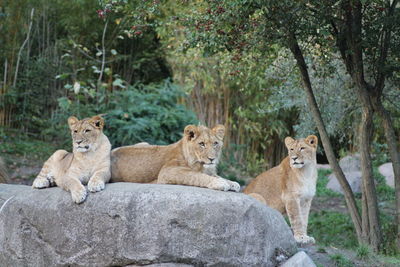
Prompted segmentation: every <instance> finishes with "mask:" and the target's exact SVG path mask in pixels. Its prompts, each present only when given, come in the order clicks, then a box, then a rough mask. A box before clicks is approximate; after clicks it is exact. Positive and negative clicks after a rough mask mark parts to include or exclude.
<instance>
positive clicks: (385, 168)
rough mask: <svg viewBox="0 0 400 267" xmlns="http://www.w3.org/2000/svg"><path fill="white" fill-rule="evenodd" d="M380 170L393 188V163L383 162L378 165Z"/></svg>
mask: <svg viewBox="0 0 400 267" xmlns="http://www.w3.org/2000/svg"><path fill="white" fill-rule="evenodd" d="M378 171H379V173H380V174H382V176H384V177H385V180H386V184H387V185H388V186H390V187H391V188H394V172H393V164H392V163H391V162H388V163H385V164H382V165H381V166H379V167H378Z"/></svg>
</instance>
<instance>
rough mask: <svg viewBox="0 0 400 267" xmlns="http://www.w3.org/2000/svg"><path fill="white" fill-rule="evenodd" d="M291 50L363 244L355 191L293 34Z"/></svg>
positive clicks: (328, 155) (329, 159)
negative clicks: (320, 107) (330, 132)
mask: <svg viewBox="0 0 400 267" xmlns="http://www.w3.org/2000/svg"><path fill="white" fill-rule="evenodd" d="M289 48H290V50H291V52H292V53H293V55H294V57H295V59H296V63H297V67H298V68H299V70H300V73H301V77H302V80H303V85H304V86H303V88H304V91H305V93H306V95H307V102H308V105H309V106H310V109H311V113H312V116H313V118H314V122H315V124H316V125H317V128H318V132H319V134H320V137H321V141H322V145H323V147H324V150H325V152H326V156H327V158H328V161H329V164H330V165H331V167H332V169H333V172H334V173H335V175H336V177H337V179H338V181H339V183H340V186H341V187H342V189H343V193H344V196H345V200H346V204H347V208H348V210H349V213H350V216H351V219H352V221H353V224H354V228H355V229H356V233H357V239H358V241H359V242H360V243H361V242H362V229H361V217H360V213H359V212H358V209H357V205H356V201H355V199H354V194H353V191H352V190H351V187H350V185H349V183H348V182H347V180H346V177H345V176H344V173H343V171H342V169H341V168H340V166H339V163H338V161H337V159H336V156H335V153H334V152H333V148H332V144H331V141H330V140H329V136H328V133H327V131H326V129H325V125H324V122H323V120H322V117H321V112H320V110H319V108H318V104H317V102H316V100H315V96H314V93H313V90H312V85H311V81H310V76H309V74H308V70H307V64H306V62H305V60H304V57H303V53H302V51H301V49H300V47H299V45H298V42H297V39H296V36H295V35H294V34H293V33H291V34H290V37H289Z"/></svg>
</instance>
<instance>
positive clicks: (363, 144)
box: [359, 104, 381, 251]
mask: <svg viewBox="0 0 400 267" xmlns="http://www.w3.org/2000/svg"><path fill="white" fill-rule="evenodd" d="M372 119H373V110H372V106H370V107H368V106H366V105H365V104H364V106H363V111H362V119H361V124H360V130H359V134H360V136H359V144H360V148H359V151H360V156H361V173H362V187H363V198H362V200H363V204H362V207H363V212H362V214H363V218H362V220H363V224H362V225H363V238H365V240H364V241H366V242H368V243H369V244H370V245H371V247H372V249H373V250H374V251H378V250H379V247H380V244H381V231H380V229H381V228H380V224H379V211H378V201H377V197H376V191H375V183H374V178H373V175H372V164H371V139H372V128H373V123H372ZM365 209H367V210H365ZM366 215H367V217H365V216H366ZM364 220H368V223H366V222H364Z"/></svg>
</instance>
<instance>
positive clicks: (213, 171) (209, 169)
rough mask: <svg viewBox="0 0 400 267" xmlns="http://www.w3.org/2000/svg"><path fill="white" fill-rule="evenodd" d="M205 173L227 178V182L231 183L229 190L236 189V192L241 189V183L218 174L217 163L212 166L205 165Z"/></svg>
mask: <svg viewBox="0 0 400 267" xmlns="http://www.w3.org/2000/svg"><path fill="white" fill-rule="evenodd" d="M203 173H204V174H207V175H210V176H214V177H217V178H220V179H223V180H225V182H227V183H228V184H229V189H228V190H229V191H235V192H239V191H240V184H239V183H237V182H233V181H230V180H228V179H225V178H222V177H221V176H219V175H217V168H216V167H215V165H213V166H210V167H207V166H203Z"/></svg>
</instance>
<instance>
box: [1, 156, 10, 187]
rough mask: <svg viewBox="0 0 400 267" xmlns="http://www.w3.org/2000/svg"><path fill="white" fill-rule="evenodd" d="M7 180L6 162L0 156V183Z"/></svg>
mask: <svg viewBox="0 0 400 267" xmlns="http://www.w3.org/2000/svg"><path fill="white" fill-rule="evenodd" d="M7 181H8V174H7V169H6V164H5V163H4V161H3V159H2V158H0V183H4V184H5V183H7Z"/></svg>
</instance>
